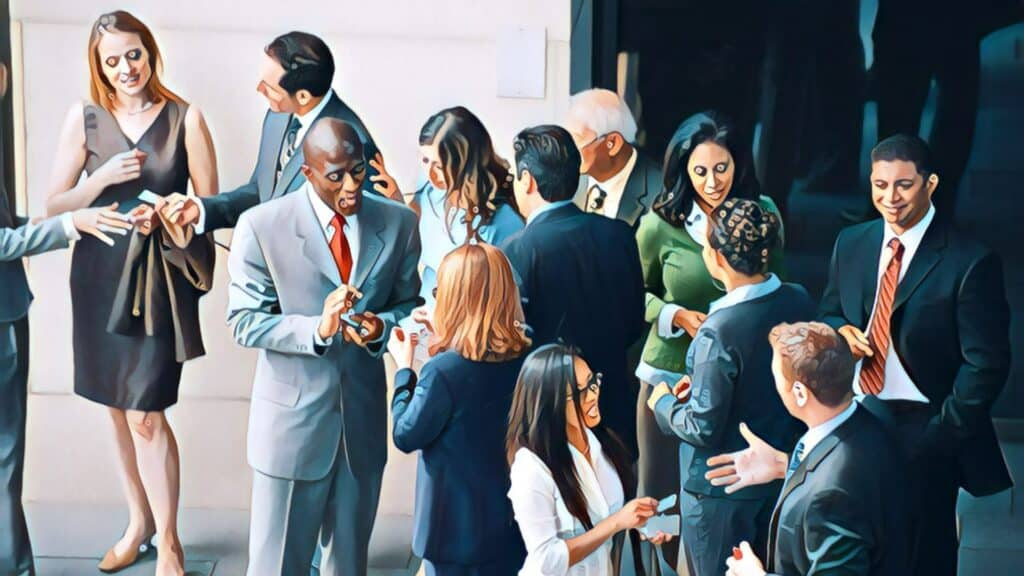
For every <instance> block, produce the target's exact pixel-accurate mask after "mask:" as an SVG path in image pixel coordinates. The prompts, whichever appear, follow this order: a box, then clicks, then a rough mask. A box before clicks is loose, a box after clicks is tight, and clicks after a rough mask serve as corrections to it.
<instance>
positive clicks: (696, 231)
mask: <svg viewBox="0 0 1024 576" xmlns="http://www.w3.org/2000/svg"><path fill="white" fill-rule="evenodd" d="M683 227H684V228H686V233H687V234H689V235H690V238H693V241H694V242H696V243H697V244H700V245H701V246H704V245H705V244H707V243H708V215H707V214H705V213H704V211H703V210H701V209H700V206H699V205H698V204H697V202H696V201H694V202H693V206H691V207H690V213H689V214H687V215H686V220H684V221H683Z"/></svg>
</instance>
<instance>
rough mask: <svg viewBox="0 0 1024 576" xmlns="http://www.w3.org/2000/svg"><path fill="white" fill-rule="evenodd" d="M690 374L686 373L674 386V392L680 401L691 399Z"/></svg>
mask: <svg viewBox="0 0 1024 576" xmlns="http://www.w3.org/2000/svg"><path fill="white" fill-rule="evenodd" d="M690 384H691V382H690V375H689V374H686V375H684V376H683V377H682V378H680V379H679V382H676V385H675V386H673V387H672V394H674V395H675V397H676V398H678V399H679V401H680V402H689V401H690Z"/></svg>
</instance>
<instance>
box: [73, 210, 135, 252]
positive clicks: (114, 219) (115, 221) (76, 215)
mask: <svg viewBox="0 0 1024 576" xmlns="http://www.w3.org/2000/svg"><path fill="white" fill-rule="evenodd" d="M71 222H72V223H73V224H74V225H75V229H76V230H78V231H79V232H81V233H82V234H89V235H90V236H95V237H96V238H98V239H99V240H100V242H103V243H104V244H106V245H107V246H113V245H114V239H113V238H111V237H110V236H107V234H117V235H119V236H125V235H126V234H128V231H129V230H131V229H132V224H131V222H130V221H129V218H128V216H127V215H126V214H121V213H120V212H118V211H117V202H114V203H113V204H110V205H108V206H98V207H96V208H82V209H80V210H75V211H74V212H72V213H71Z"/></svg>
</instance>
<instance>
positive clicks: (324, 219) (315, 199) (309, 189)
mask: <svg viewBox="0 0 1024 576" xmlns="http://www.w3.org/2000/svg"><path fill="white" fill-rule="evenodd" d="M302 186H303V188H304V189H305V192H306V196H307V197H308V198H309V203H310V205H312V206H313V213H315V214H316V220H317V223H319V224H320V230H322V231H323V232H324V234H327V228H328V226H330V225H331V221H332V220H334V215H335V214H337V213H336V212H335V211H334V209H333V208H331V207H330V206H328V205H327V204H326V203H325V202H324V201H323V200H321V199H320V196H318V195H317V193H316V190H314V189H313V185H312V184H310V183H309V181H308V180H307V181H306V182H305V183H304V184H303V185H302ZM344 218H345V226H346V227H354V226H356V225H358V223H359V215H358V214H353V215H351V216H345V217H344ZM328 237H330V236H329V235H328Z"/></svg>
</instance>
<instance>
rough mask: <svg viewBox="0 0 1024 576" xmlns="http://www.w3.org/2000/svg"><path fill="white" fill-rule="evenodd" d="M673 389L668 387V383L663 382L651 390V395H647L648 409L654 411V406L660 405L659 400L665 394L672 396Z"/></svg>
mask: <svg viewBox="0 0 1024 576" xmlns="http://www.w3.org/2000/svg"><path fill="white" fill-rule="evenodd" d="M671 395H672V389H671V388H669V387H668V384H665V383H664V382H661V383H660V384H658V385H657V386H655V387H654V390H651V395H650V396H648V397H647V409H648V410H650V411H651V412H654V407H655V406H657V405H658V400H661V399H662V397H664V396H671Z"/></svg>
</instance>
